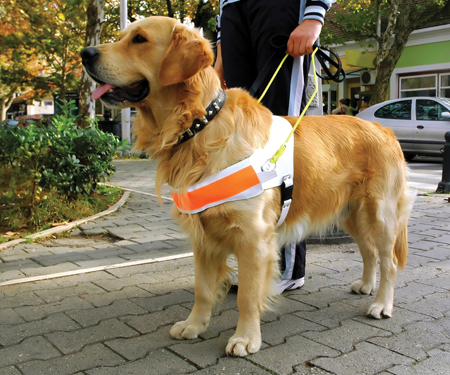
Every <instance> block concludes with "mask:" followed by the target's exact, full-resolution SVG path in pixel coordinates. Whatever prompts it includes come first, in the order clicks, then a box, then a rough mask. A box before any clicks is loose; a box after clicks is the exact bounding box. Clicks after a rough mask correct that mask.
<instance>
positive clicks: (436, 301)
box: [398, 293, 450, 318]
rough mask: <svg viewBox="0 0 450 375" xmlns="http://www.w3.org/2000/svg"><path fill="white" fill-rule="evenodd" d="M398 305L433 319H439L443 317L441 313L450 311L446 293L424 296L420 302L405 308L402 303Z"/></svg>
mask: <svg viewBox="0 0 450 375" xmlns="http://www.w3.org/2000/svg"><path fill="white" fill-rule="evenodd" d="M398 305H399V306H400V307H403V308H407V309H408V310H411V311H415V312H418V313H420V314H425V315H428V316H431V317H433V318H441V317H443V313H442V312H443V311H448V310H450V302H449V296H448V293H434V294H431V295H426V296H424V298H423V299H421V300H420V301H417V302H414V303H410V304H408V305H407V306H406V304H403V303H400V304H398Z"/></svg>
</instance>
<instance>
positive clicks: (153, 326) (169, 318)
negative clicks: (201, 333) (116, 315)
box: [121, 305, 190, 333]
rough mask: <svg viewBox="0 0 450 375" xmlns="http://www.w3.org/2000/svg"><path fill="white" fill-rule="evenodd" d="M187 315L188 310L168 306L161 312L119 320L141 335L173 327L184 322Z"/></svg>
mask: <svg viewBox="0 0 450 375" xmlns="http://www.w3.org/2000/svg"><path fill="white" fill-rule="evenodd" d="M189 313H190V311H189V310H188V309H186V308H184V307H181V306H177V305H175V306H169V307H168V308H167V309H165V310H163V311H158V312H155V313H151V314H145V315H142V316H134V317H125V318H122V319H121V320H122V321H123V322H124V323H126V324H127V325H129V326H131V327H133V328H134V329H136V330H138V331H139V332H141V333H150V332H155V331H156V330H157V329H158V328H160V327H162V326H165V325H168V324H171V325H173V324H175V323H176V322H178V321H181V320H185V319H186V318H187V317H188V316H189Z"/></svg>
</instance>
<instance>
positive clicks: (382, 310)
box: [367, 302, 394, 319]
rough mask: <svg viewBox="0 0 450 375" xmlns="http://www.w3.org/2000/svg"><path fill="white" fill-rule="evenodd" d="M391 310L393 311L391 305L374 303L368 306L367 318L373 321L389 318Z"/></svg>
mask: <svg viewBox="0 0 450 375" xmlns="http://www.w3.org/2000/svg"><path fill="white" fill-rule="evenodd" d="M392 310H394V307H393V306H392V305H391V306H385V305H383V304H381V303H377V302H374V303H372V304H371V305H370V307H369V310H368V311H367V316H371V317H372V318H375V319H381V318H390V317H391V316H392Z"/></svg>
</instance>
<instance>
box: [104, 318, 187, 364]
mask: <svg viewBox="0 0 450 375" xmlns="http://www.w3.org/2000/svg"><path fill="white" fill-rule="evenodd" d="M170 328H172V327H171V326H166V327H162V328H161V329H158V330H157V331H156V332H153V333H149V334H144V335H141V336H138V337H133V338H128V339H115V340H111V341H107V342H105V344H106V345H107V346H108V347H110V348H111V349H113V350H114V351H115V352H116V353H119V354H120V355H121V356H123V357H124V358H126V359H127V360H128V361H135V360H137V359H142V358H144V357H145V356H146V355H147V354H148V353H151V352H154V351H156V350H159V349H162V348H165V347H169V346H172V345H175V344H178V343H180V342H182V341H180V340H175V339H173V338H171V337H170V333H169V331H170ZM192 341H193V340H190V342H192ZM194 341H195V340H194Z"/></svg>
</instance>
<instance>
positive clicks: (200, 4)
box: [102, 0, 219, 42]
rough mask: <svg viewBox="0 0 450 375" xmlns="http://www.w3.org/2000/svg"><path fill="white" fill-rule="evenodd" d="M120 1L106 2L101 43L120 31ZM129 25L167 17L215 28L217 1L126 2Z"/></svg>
mask: <svg viewBox="0 0 450 375" xmlns="http://www.w3.org/2000/svg"><path fill="white" fill-rule="evenodd" d="M119 4H120V0H109V1H108V0H107V1H106V4H105V24H104V25H103V31H102V40H103V41H104V42H110V41H113V40H115V39H116V38H117V36H118V34H119V32H120V7H119ZM127 13H128V22H130V23H131V22H134V21H136V20H138V19H141V18H145V17H150V16H167V17H171V18H177V19H179V20H180V21H181V22H185V21H187V20H190V21H192V22H193V23H194V25H195V26H196V27H203V28H207V27H208V28H209V29H210V30H214V29H215V16H216V14H218V13H219V0H172V1H171V0H164V1H160V0H151V1H145V0H129V1H128V2H127Z"/></svg>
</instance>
